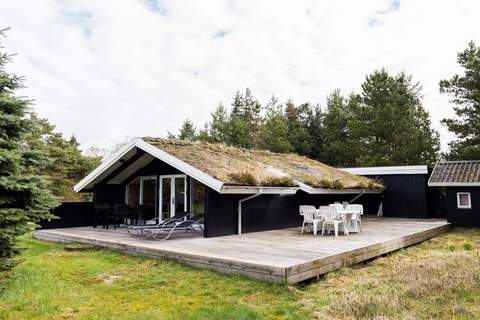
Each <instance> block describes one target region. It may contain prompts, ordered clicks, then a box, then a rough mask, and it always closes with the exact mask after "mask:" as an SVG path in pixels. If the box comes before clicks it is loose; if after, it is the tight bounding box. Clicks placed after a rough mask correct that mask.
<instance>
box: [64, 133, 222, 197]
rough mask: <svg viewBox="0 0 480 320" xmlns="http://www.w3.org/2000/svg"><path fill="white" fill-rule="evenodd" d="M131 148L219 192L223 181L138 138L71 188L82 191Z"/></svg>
mask: <svg viewBox="0 0 480 320" xmlns="http://www.w3.org/2000/svg"><path fill="white" fill-rule="evenodd" d="M133 148H139V149H141V150H143V151H145V152H147V153H149V154H151V155H152V156H154V157H156V158H157V159H160V160H162V161H164V162H165V163H167V164H169V165H171V166H172V167H174V168H176V169H178V170H180V171H182V172H184V173H185V174H187V175H189V176H191V177H192V178H194V179H195V180H197V181H199V182H201V183H203V184H205V185H206V186H208V187H210V188H212V189H213V190H215V191H218V192H220V190H221V189H222V186H223V182H222V181H220V180H217V179H215V178H213V177H211V176H209V175H208V174H206V173H204V172H203V171H200V170H198V169H197V168H195V167H193V166H191V165H189V164H188V163H186V162H184V161H182V160H180V159H178V158H176V157H174V156H172V155H170V154H168V153H166V152H165V151H163V150H160V149H159V148H157V147H155V146H153V145H151V144H149V143H147V142H145V141H143V140H142V139H140V138H136V139H134V140H132V142H130V143H128V144H127V145H125V146H123V147H122V148H120V150H118V151H117V152H116V153H115V154H113V155H112V156H111V157H109V158H108V159H106V160H105V161H103V162H102V163H101V164H100V165H99V166H98V167H97V168H95V169H94V170H93V171H92V172H90V173H89V174H88V175H87V176H86V177H85V178H83V179H82V180H80V182H79V183H77V184H76V185H75V186H74V187H73V189H74V191H75V192H80V191H82V190H83V189H84V188H85V187H86V186H88V185H89V184H90V183H92V182H95V179H96V178H98V177H99V176H100V175H101V174H102V173H104V172H105V171H106V170H108V168H110V167H111V166H112V165H114V164H115V163H116V162H117V161H118V160H120V159H121V158H122V157H123V156H124V155H125V154H126V153H128V152H129V151H130V150H132V149H133Z"/></svg>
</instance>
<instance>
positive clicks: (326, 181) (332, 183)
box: [320, 179, 343, 189]
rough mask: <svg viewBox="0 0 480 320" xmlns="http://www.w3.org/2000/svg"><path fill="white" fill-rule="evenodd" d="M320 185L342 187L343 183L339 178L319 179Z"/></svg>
mask: <svg viewBox="0 0 480 320" xmlns="http://www.w3.org/2000/svg"><path fill="white" fill-rule="evenodd" d="M320 187H322V188H326V189H343V183H342V181H340V179H331V180H330V179H322V180H320Z"/></svg>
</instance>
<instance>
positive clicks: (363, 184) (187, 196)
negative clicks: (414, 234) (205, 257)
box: [74, 137, 383, 237]
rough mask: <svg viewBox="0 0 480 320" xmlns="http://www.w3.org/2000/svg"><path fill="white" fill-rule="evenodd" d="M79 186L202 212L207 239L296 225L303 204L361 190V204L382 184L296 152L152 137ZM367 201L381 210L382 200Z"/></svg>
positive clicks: (158, 210) (101, 195)
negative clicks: (378, 201)
mask: <svg viewBox="0 0 480 320" xmlns="http://www.w3.org/2000/svg"><path fill="white" fill-rule="evenodd" d="M74 189H75V191H76V192H93V194H94V202H95V203H96V204H117V203H125V204H127V205H128V206H131V207H136V206H148V207H149V208H151V218H155V219H157V220H162V219H166V218H170V217H172V216H174V215H175V214H177V213H178V212H191V213H198V214H204V217H205V219H204V224H205V231H204V236H205V237H215V236H222V235H230V234H240V233H245V232H253V231H263V230H273V229H280V228H286V227H292V226H299V225H301V222H302V219H301V217H300V215H299V211H298V207H299V205H302V204H313V205H315V206H319V205H325V204H329V203H332V202H334V201H344V200H347V201H349V200H352V199H353V198H355V197H357V196H358V195H360V194H361V195H362V196H361V197H360V198H358V199H359V200H358V202H356V203H362V201H368V200H369V197H375V196H377V195H378V194H380V193H381V192H382V189H383V186H382V185H380V184H378V183H376V182H375V181H373V180H371V179H368V178H366V177H362V176H358V175H354V174H350V173H347V172H344V171H341V170H339V169H335V168H332V167H329V166H327V165H325V164H323V163H320V162H318V161H315V160H312V159H308V158H305V157H302V156H298V155H294V154H279V153H272V152H269V151H263V150H247V149H240V148H234V147H230V146H225V145H221V144H210V143H204V142H189V141H180V140H166V139H160V138H151V137H150V138H138V139H135V140H133V141H132V142H131V143H129V144H127V145H125V146H124V147H123V148H121V149H120V150H119V151H118V152H117V153H116V154H114V155H113V156H112V157H110V158H109V159H107V160H105V161H104V162H103V163H102V164H101V165H100V166H99V167H97V168H96V169H95V170H94V171H93V172H91V173H90V174H89V175H88V176H87V177H85V178H84V179H83V180H81V181H80V182H79V183H78V184H77V185H76V186H75V188H74ZM369 203H372V201H370V202H369ZM365 204H366V208H367V209H366V213H367V214H368V213H374V214H375V213H376V210H377V208H378V204H376V205H373V206H371V207H372V209H369V206H370V205H367V203H366V202H365ZM369 210H370V211H371V212H369Z"/></svg>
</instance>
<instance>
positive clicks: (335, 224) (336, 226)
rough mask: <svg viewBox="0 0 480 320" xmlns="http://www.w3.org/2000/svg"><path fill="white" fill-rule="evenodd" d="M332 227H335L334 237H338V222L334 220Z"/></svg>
mask: <svg viewBox="0 0 480 320" xmlns="http://www.w3.org/2000/svg"><path fill="white" fill-rule="evenodd" d="M333 227H334V229H335V237H338V223H337V222H335V223H334V224H333Z"/></svg>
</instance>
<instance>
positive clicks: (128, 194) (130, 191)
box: [125, 176, 157, 207]
mask: <svg viewBox="0 0 480 320" xmlns="http://www.w3.org/2000/svg"><path fill="white" fill-rule="evenodd" d="M156 194H157V177H156V176H145V177H137V178H135V179H134V180H133V181H132V182H130V183H129V184H127V186H126V189H125V203H126V204H128V205H129V206H132V207H138V206H139V205H147V206H151V207H155V203H156Z"/></svg>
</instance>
